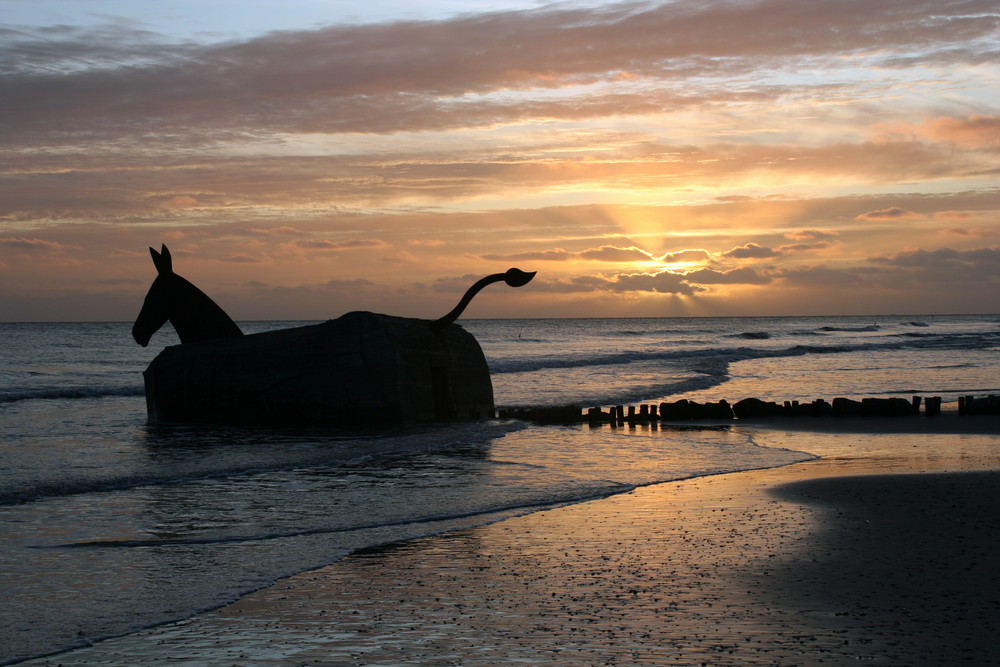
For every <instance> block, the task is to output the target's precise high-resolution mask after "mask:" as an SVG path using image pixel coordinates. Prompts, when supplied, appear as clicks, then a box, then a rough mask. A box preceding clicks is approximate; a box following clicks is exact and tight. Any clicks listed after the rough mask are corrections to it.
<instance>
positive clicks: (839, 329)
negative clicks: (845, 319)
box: [819, 324, 881, 333]
mask: <svg viewBox="0 0 1000 667" xmlns="http://www.w3.org/2000/svg"><path fill="white" fill-rule="evenodd" d="M819 330H820V331H828V332H846V333H852V332H854V333H864V332H868V331H881V327H879V325H877V324H869V325H868V326H865V327H820V328H819Z"/></svg>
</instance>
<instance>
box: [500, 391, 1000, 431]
mask: <svg viewBox="0 0 1000 667" xmlns="http://www.w3.org/2000/svg"><path fill="white" fill-rule="evenodd" d="M921 406H923V413H924V415H925V416H927V417H934V416H936V415H940V414H941V397H940V396H928V397H921V396H913V397H912V398H911V399H909V400H907V399H905V398H864V399H862V400H860V401H855V400H852V399H849V398H835V399H833V401H832V403H828V402H827V401H825V400H823V399H817V400H814V401H811V402H808V403H806V402H802V401H784V402H782V403H777V402H773V401H762V400H760V399H758V398H745V399H743V400H742V401H739V402H737V403H735V404H733V405H730V404H729V403H728V402H727V401H724V400H723V401H718V402H716V403H698V402H695V401H688V400H680V401H674V402H672V403H659V404H641V405H638V406H635V405H629V406H624V405H616V406H612V407H610V408H608V409H607V410H605V409H602V408H600V407H592V408H589V409H587V410H585V411H584V410H582V409H581V408H580V407H578V406H574V405H568V406H564V407H555V408H515V409H506V410H500V411H499V414H498V416H499V417H500V418H501V419H503V418H511V419H527V420H531V421H536V422H541V423H574V422H591V423H598V422H610V423H612V424H616V423H643V422H656V421H690V420H706V419H707V420H723V421H725V420H732V419H741V420H742V419H766V418H771V417H799V416H811V417H824V416H832V417H854V416H859V417H903V416H912V415H917V414H920V409H921ZM958 414H959V415H963V416H964V415H1000V396H994V395H990V396H986V397H978V398H977V397H975V396H960V397H959V398H958Z"/></svg>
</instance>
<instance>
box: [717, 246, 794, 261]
mask: <svg viewBox="0 0 1000 667" xmlns="http://www.w3.org/2000/svg"><path fill="white" fill-rule="evenodd" d="M780 255H781V253H780V252H778V251H777V250H772V249H771V248H768V247H765V246H762V245H759V244H757V243H747V244H745V245H741V246H739V247H738V248H733V249H732V250H727V251H725V252H724V253H722V256H723V257H730V258H732V259H766V258H768V257H778V256H780Z"/></svg>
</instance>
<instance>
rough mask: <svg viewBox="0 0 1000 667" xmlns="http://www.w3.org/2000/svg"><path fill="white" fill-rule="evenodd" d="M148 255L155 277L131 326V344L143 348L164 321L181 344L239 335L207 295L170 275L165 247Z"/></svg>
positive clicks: (168, 259) (167, 253) (182, 279)
mask: <svg viewBox="0 0 1000 667" xmlns="http://www.w3.org/2000/svg"><path fill="white" fill-rule="evenodd" d="M149 254H150V255H152V256H153V265H154V266H155V267H156V271H157V274H158V275H157V276H156V280H154V281H153V284H152V285H150V287H149V292H147V293H146V300H145V302H144V303H143V304H142V310H140V311H139V316H138V317H137V318H136V320H135V324H133V325H132V338H135V342H137V343H139V345H142V346H143V347H146V346H147V345H149V339H150V338H152V337H153V334H154V333H156V332H157V330H159V328H160V327H162V326H163V325H164V324H166V323H167V322H168V321H169V322H170V323H171V324H172V325H173V326H174V330H175V331H177V336H178V337H179V338H180V339H181V342H182V343H197V342H198V341H202V340H216V339H219V338H236V337H238V336H242V335H243V332H242V331H240V328H239V327H238V326H236V323H235V322H233V320H232V318H231V317H229V315H227V314H226V311H224V310H222V308H219V306H218V305H217V304H216V303H215V302H214V301H212V300H211V299H210V298H209V297H208V295H207V294H205V293H204V292H202V291H201V290H200V289H198V288H197V287H195V286H194V285H192V284H191V283H189V282H188V281H187V280H185V279H184V278H181V277H180V276H179V275H177V274H176V273H174V268H173V260H172V259H171V257H170V251H169V250H167V246H166V245H163V246H160V252H156V251H155V250H154V249H152V248H150V249H149Z"/></svg>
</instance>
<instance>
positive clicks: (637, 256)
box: [576, 245, 656, 262]
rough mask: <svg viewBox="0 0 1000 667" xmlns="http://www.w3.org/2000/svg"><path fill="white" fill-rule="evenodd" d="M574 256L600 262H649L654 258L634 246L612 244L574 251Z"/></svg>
mask: <svg viewBox="0 0 1000 667" xmlns="http://www.w3.org/2000/svg"><path fill="white" fill-rule="evenodd" d="M576 256H577V257H579V258H580V259H592V260H596V261H600V262H649V261H653V260H655V259H656V258H654V257H653V256H652V255H651V254H650V253H648V252H646V251H645V250H643V249H641V248H637V247H635V246H631V247H628V248H620V247H618V246H612V245H605V246H601V247H600V248H590V249H588V250H584V251H582V252H578V253H576Z"/></svg>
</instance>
